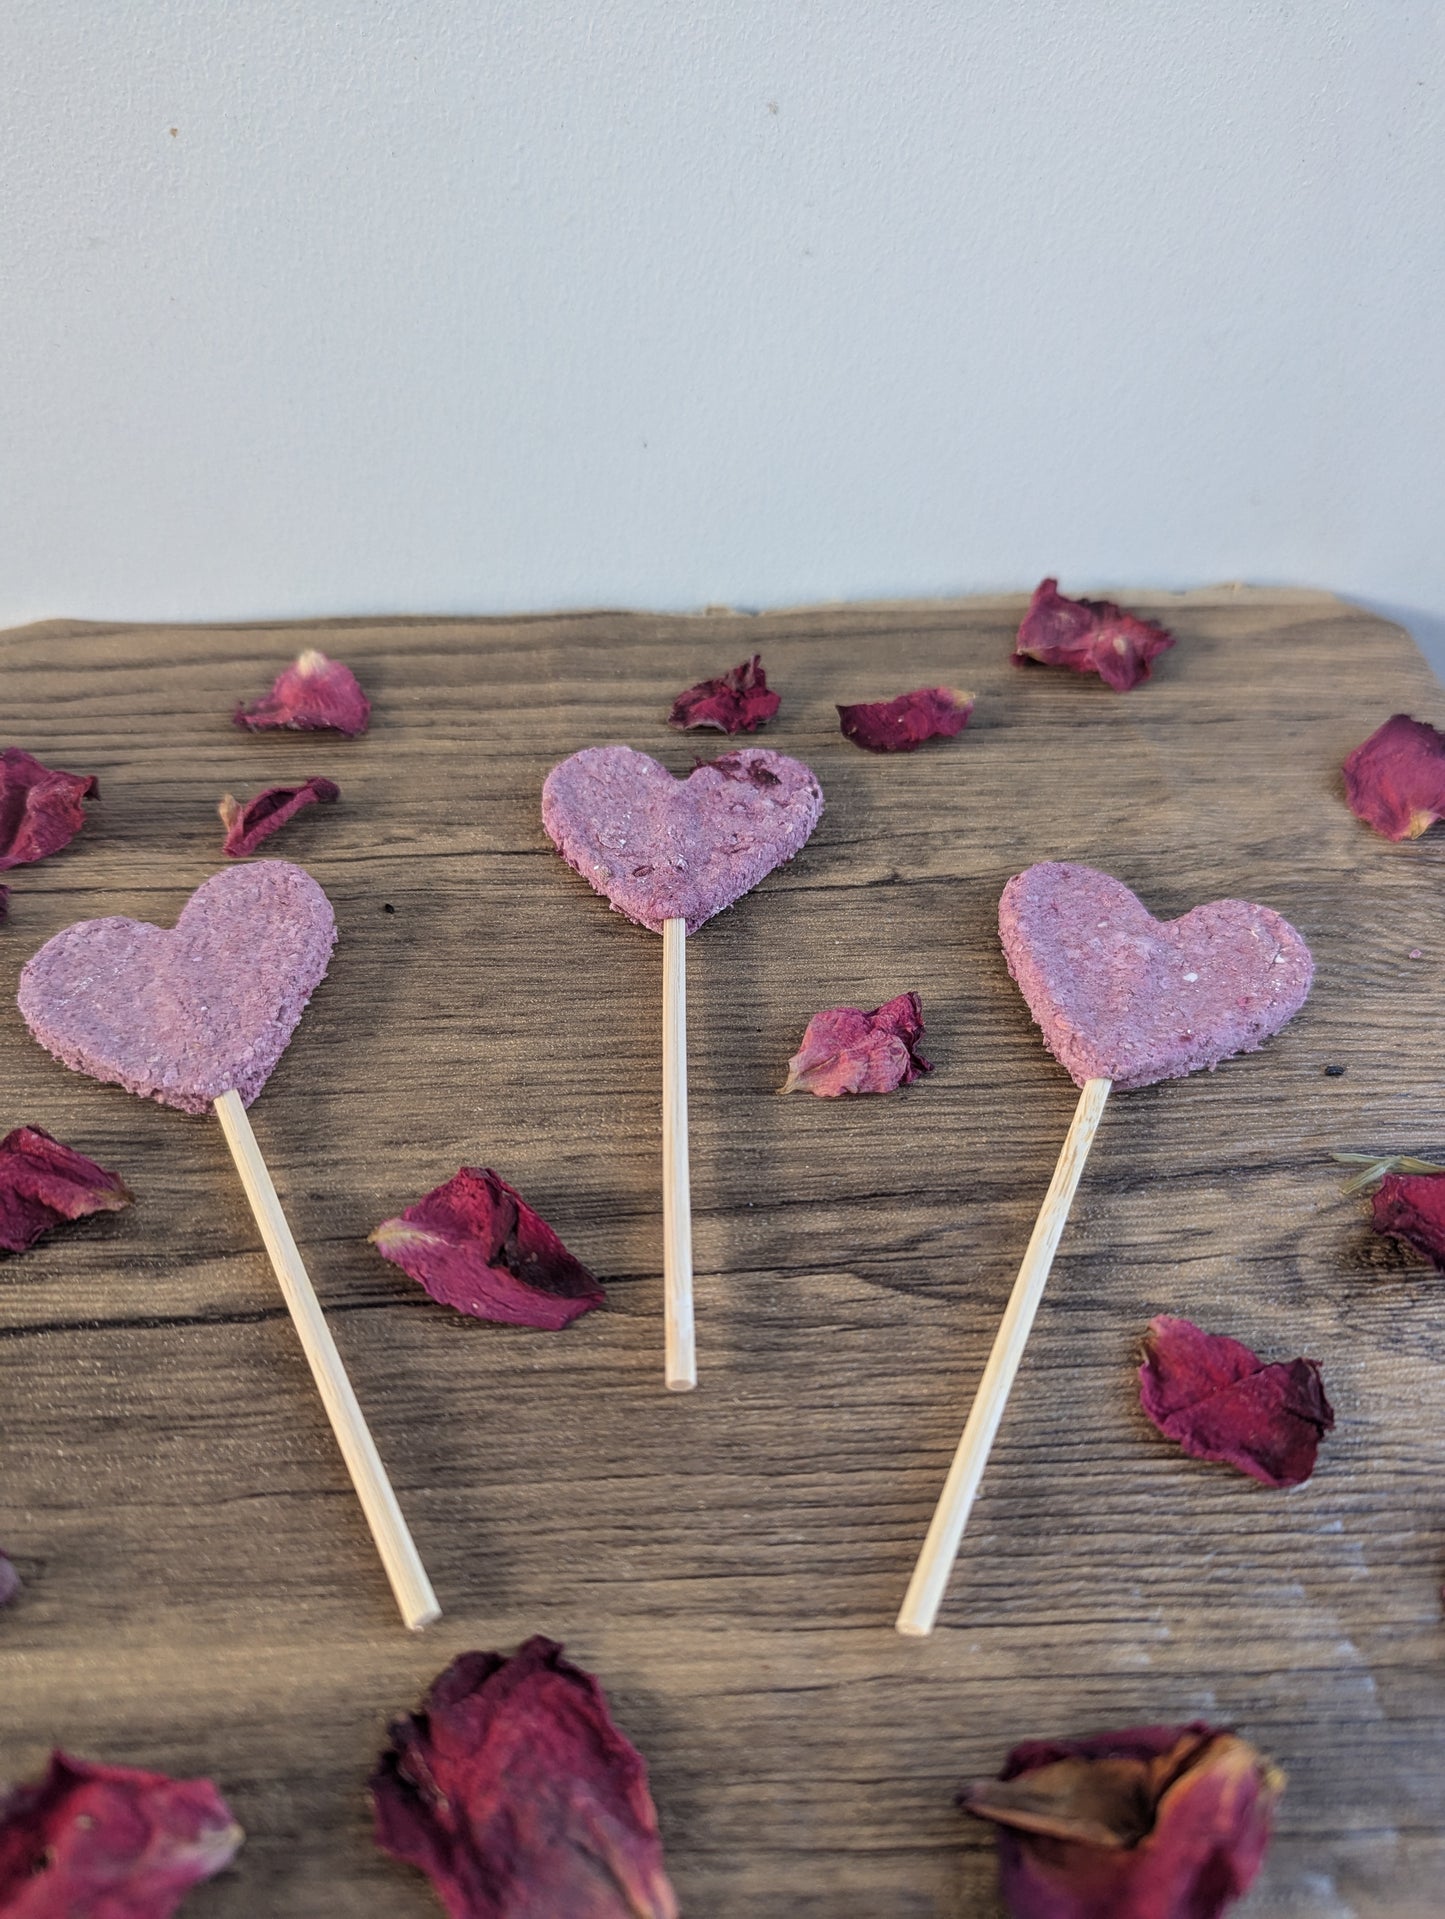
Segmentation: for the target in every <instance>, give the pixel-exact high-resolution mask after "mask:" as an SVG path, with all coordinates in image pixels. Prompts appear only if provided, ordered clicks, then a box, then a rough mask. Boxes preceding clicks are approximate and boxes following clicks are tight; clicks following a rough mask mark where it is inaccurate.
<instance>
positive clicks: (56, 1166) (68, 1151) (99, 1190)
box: [0, 1126, 131, 1910]
mask: <svg viewBox="0 0 1445 1919" xmlns="http://www.w3.org/2000/svg"><path fill="white" fill-rule="evenodd" d="M130 1203H131V1196H130V1194H129V1193H128V1192H127V1191H126V1189H125V1184H124V1182H123V1181H122V1180H121V1178H120V1176H119V1174H117V1173H108V1172H107V1171H106V1170H105V1168H104V1167H103V1166H97V1165H96V1163H95V1161H94V1160H93V1159H87V1158H86V1157H85V1155H84V1153H77V1152H76V1151H75V1149H74V1147H71V1146H66V1145H63V1144H62V1143H61V1141H60V1140H58V1139H53V1138H52V1137H51V1135H50V1134H49V1133H47V1132H45V1131H44V1129H43V1128H41V1127H39V1126H17V1127H16V1128H15V1130H14V1132H11V1133H7V1134H6V1135H5V1137H4V1139H0V1249H3V1250H4V1251H5V1252H7V1253H23V1252H24V1251H25V1249H26V1247H27V1246H33V1245H34V1244H35V1242H36V1240H37V1239H39V1238H40V1236H41V1234H42V1233H48V1232H49V1231H50V1229H51V1228H52V1227H53V1226H59V1225H62V1224H63V1223H64V1222H65V1221H66V1220H68V1219H84V1218H85V1217H86V1215H87V1214H89V1213H118V1212H120V1210H121V1209H122V1207H125V1206H129V1205H130ZM0 1910H3V1909H0Z"/></svg>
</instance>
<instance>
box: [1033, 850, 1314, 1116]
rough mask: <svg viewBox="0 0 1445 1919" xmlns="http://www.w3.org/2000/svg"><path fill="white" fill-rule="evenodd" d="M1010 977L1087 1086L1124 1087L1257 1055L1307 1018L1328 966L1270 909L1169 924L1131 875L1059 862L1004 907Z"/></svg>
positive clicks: (1038, 872) (1236, 906)
mask: <svg viewBox="0 0 1445 1919" xmlns="http://www.w3.org/2000/svg"><path fill="white" fill-rule="evenodd" d="M998 928H999V938H1000V940H1001V941H1002V943H1003V950H1004V958H1005V959H1006V960H1007V961H1008V968H1009V971H1010V972H1011V973H1012V974H1013V976H1014V979H1015V980H1016V981H1017V982H1018V986H1019V990H1020V992H1021V993H1022V994H1023V996H1024V999H1025V1000H1026V1001H1027V1002H1028V1008H1029V1011H1030V1012H1031V1013H1032V1014H1033V1016H1034V1019H1035V1020H1036V1021H1037V1022H1038V1025H1039V1026H1040V1028H1041V1029H1042V1031H1043V1036H1044V1041H1045V1044H1046V1045H1047V1046H1048V1048H1049V1051H1050V1052H1051V1053H1052V1054H1053V1055H1054V1057H1055V1059H1057V1060H1058V1062H1059V1064H1060V1065H1061V1066H1062V1067H1064V1068H1065V1069H1066V1071H1067V1072H1068V1074H1069V1076H1070V1077H1071V1078H1072V1079H1073V1081H1074V1083H1075V1084H1076V1085H1078V1086H1082V1085H1083V1084H1084V1082H1085V1080H1089V1079H1108V1080H1112V1081H1113V1082H1114V1085H1115V1087H1116V1088H1117V1089H1118V1090H1119V1091H1121V1092H1128V1091H1130V1090H1132V1089H1133V1088H1135V1087H1139V1086H1151V1085H1153V1083H1154V1082H1155V1081H1156V1080H1161V1079H1177V1078H1180V1077H1182V1075H1184V1074H1185V1073H1193V1072H1196V1071H1197V1070H1198V1069H1199V1068H1200V1067H1202V1066H1208V1067H1211V1068H1213V1067H1214V1066H1217V1065H1218V1063H1219V1062H1220V1060H1222V1059H1227V1058H1229V1056H1230V1055H1231V1054H1232V1053H1249V1052H1254V1051H1256V1050H1257V1049H1258V1048H1259V1047H1260V1046H1262V1045H1263V1044H1264V1042H1265V1040H1267V1039H1268V1038H1270V1036H1271V1035H1272V1034H1274V1033H1277V1032H1278V1031H1279V1029H1280V1028H1281V1027H1282V1026H1283V1025H1285V1024H1286V1022H1287V1021H1289V1020H1291V1019H1293V1018H1294V1016H1295V1014H1296V1013H1297V1012H1298V1011H1299V1009H1300V1008H1301V1006H1303V1005H1304V1003H1305V998H1306V996H1307V995H1308V993H1309V990H1310V981H1311V980H1312V978H1313V976H1314V962H1313V960H1312V959H1311V958H1310V950H1309V948H1308V947H1307V946H1306V945H1305V943H1304V941H1303V940H1302V939H1301V938H1300V936H1299V934H1298V933H1297V932H1296V931H1295V929H1294V928H1293V927H1292V926H1291V925H1290V923H1289V921H1288V920H1286V919H1282V918H1281V917H1280V915H1279V914H1278V913H1275V912H1273V911H1271V909H1270V908H1269V907H1267V906H1254V905H1251V904H1250V903H1249V902H1248V901H1247V900H1212V901H1211V902H1210V903H1209V904H1208V905H1207V906H1196V907H1195V908H1194V910H1193V911H1192V912H1190V913H1186V914H1184V916H1183V918H1181V919H1177V920H1163V921H1161V920H1156V919H1155V918H1154V916H1153V914H1152V913H1150V912H1149V910H1148V909H1147V907H1145V905H1144V904H1143V902H1142V901H1141V900H1140V899H1138V898H1137V896H1136V895H1135V894H1133V893H1131V892H1130V891H1129V889H1128V887H1127V886H1125V885H1123V884H1122V883H1121V882H1120V881H1119V880H1116V879H1111V878H1110V876H1109V875H1108V874H1107V873H1100V872H1098V871H1096V869H1095V868H1094V867H1092V866H1073V865H1069V864H1067V863H1065V862H1062V861H1054V860H1049V861H1045V862H1044V863H1043V864H1042V865H1039V866H1031V867H1029V868H1028V869H1027V871H1026V872H1023V873H1019V874H1018V875H1017V876H1016V877H1015V878H1013V879H1011V880H1010V881H1009V883H1008V885H1007V886H1006V887H1005V888H1004V890H1003V897H1002V898H1001V899H1000V901H999V907H998Z"/></svg>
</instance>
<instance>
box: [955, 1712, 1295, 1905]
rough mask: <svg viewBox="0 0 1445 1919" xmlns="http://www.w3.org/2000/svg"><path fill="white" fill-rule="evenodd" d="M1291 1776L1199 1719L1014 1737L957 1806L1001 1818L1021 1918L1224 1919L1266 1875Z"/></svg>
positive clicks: (1012, 1898)
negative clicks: (1062, 1736) (1276, 1816)
mask: <svg viewBox="0 0 1445 1919" xmlns="http://www.w3.org/2000/svg"><path fill="white" fill-rule="evenodd" d="M1283 1790H1284V1778H1283V1775H1282V1774H1281V1773H1279V1772H1278V1771H1277V1770H1276V1769H1275V1768H1274V1767H1273V1766H1271V1765H1270V1764H1269V1762H1268V1761H1267V1760H1265V1759H1263V1758H1261V1756H1260V1754H1259V1753H1258V1752H1256V1751H1255V1749H1254V1747H1253V1746H1251V1745H1249V1744H1248V1743H1247V1741H1245V1740H1243V1739H1240V1738H1239V1737H1238V1736H1237V1735H1236V1734H1234V1733H1232V1732H1222V1731H1216V1730H1215V1729H1214V1728H1213V1727H1210V1726H1206V1725H1203V1724H1199V1723H1196V1724H1194V1725H1188V1726H1141V1727H1137V1728H1134V1729H1131V1730H1130V1731H1127V1732H1116V1733H1104V1734H1101V1735H1099V1736H1098V1737H1096V1738H1093V1739H1079V1740H1030V1741H1028V1742H1027V1743H1026V1744H1024V1745H1021V1746H1015V1747H1014V1749H1013V1751H1012V1752H1011V1753H1010V1754H1009V1756H1008V1759H1007V1761H1006V1762H1005V1764H1004V1768H1003V1771H1002V1773H1001V1774H1000V1775H999V1778H998V1779H996V1780H993V1779H985V1780H980V1781H979V1782H978V1783H977V1784H975V1785H971V1786H966V1787H965V1788H964V1790H963V1791H962V1792H961V1793H960V1794H959V1799H958V1803H959V1805H960V1806H961V1807H962V1808H963V1810H964V1811H965V1812H968V1813H972V1814H973V1816H974V1817H975V1818H977V1819H987V1820H990V1821H991V1822H992V1823H993V1824H994V1825H995V1826H996V1827H997V1828H998V1853H999V1883H1000V1889H1001V1891H1002V1893H1003V1897H1004V1903H1005V1904H1006V1906H1007V1907H1008V1910H1009V1912H1010V1914H1011V1915H1012V1919H1218V1915H1219V1914H1221V1913H1223V1912H1224V1911H1225V1910H1226V1908H1227V1907H1229V1906H1231V1905H1232V1904H1233V1903H1234V1901H1235V1900H1236V1899H1239V1898H1241V1897H1242V1896H1243V1895H1244V1894H1245V1893H1246V1892H1247V1891H1248V1890H1249V1887H1250V1886H1251V1884H1252V1883H1253V1881H1254V1879H1255V1876H1256V1874H1257V1873H1258V1872H1259V1868H1260V1866H1261V1865H1262V1863H1263V1861H1264V1855H1265V1852H1266V1850H1267V1848H1268V1846H1269V1837H1270V1821H1271V1818H1272V1815H1273V1812H1274V1807H1275V1804H1276V1802H1277V1801H1278V1799H1279V1796H1280V1794H1281V1792H1282V1791H1283Z"/></svg>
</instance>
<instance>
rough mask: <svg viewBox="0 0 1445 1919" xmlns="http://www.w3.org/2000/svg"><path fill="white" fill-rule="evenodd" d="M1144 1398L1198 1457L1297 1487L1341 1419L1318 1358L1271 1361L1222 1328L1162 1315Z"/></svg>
mask: <svg viewBox="0 0 1445 1919" xmlns="http://www.w3.org/2000/svg"><path fill="white" fill-rule="evenodd" d="M1139 1399H1140V1403H1141V1404H1142V1406H1143V1408H1144V1411H1145V1412H1146V1413H1147V1414H1148V1416H1149V1418H1150V1419H1152V1420H1153V1422H1154V1424H1155V1425H1156V1426H1157V1427H1158V1428H1159V1430H1160V1432H1161V1433H1163V1434H1164V1436H1165V1438H1166V1439H1172V1440H1175V1441H1176V1442H1177V1443H1178V1444H1179V1445H1180V1446H1182V1447H1183V1448H1184V1450H1185V1452H1186V1453H1188V1454H1189V1455H1190V1457H1191V1458H1193V1459H1208V1460H1213V1461H1215V1462H1216V1463H1218V1464H1220V1465H1225V1466H1234V1467H1237V1468H1238V1470H1239V1471H1240V1472H1242V1473H1248V1474H1249V1476H1250V1477H1251V1478H1252V1479H1257V1480H1259V1481H1260V1482H1261V1483H1262V1484H1263V1485H1266V1486H1299V1485H1302V1484H1303V1482H1304V1481H1305V1480H1307V1479H1308V1478H1309V1476H1310V1474H1311V1473H1312V1472H1313V1471H1314V1469H1315V1456H1316V1454H1317V1452H1318V1451H1319V1443H1320V1440H1321V1439H1322V1438H1323V1437H1324V1435H1325V1434H1326V1433H1327V1432H1329V1431H1330V1429H1331V1428H1332V1427H1333V1425H1334V1423H1335V1414H1334V1408H1333V1407H1332V1406H1331V1405H1330V1402H1329V1400H1328V1399H1326V1397H1325V1389H1324V1382H1323V1380H1322V1379H1321V1378H1320V1369H1319V1366H1318V1364H1317V1363H1316V1362H1315V1361H1314V1360H1313V1359H1291V1360H1287V1361H1281V1362H1277V1363H1275V1364H1274V1365H1268V1366H1267V1365H1266V1364H1265V1362H1264V1361H1263V1360H1262V1359H1260V1358H1259V1357H1258V1356H1257V1355H1256V1354H1254V1353H1252V1352H1251V1351H1250V1350H1249V1348H1248V1347H1247V1346H1241V1345H1240V1343H1239V1341H1238V1340H1236V1339H1226V1338H1225V1337H1224V1335H1223V1334H1222V1333H1206V1332H1202V1331H1201V1330H1200V1328H1199V1327H1198V1326H1195V1325H1193V1324H1191V1322H1190V1321H1189V1320H1187V1319H1174V1318H1172V1317H1171V1316H1170V1315H1169V1314H1167V1313H1161V1314H1160V1315H1159V1317H1158V1318H1157V1319H1153V1320H1151V1321H1150V1322H1149V1330H1148V1332H1147V1333H1146V1334H1145V1336H1144V1364H1143V1365H1142V1366H1141V1367H1140V1368H1139Z"/></svg>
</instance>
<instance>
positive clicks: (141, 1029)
mask: <svg viewBox="0 0 1445 1919" xmlns="http://www.w3.org/2000/svg"><path fill="white" fill-rule="evenodd" d="M335 943H336V919H335V916H334V914H333V913H332V911H331V902H330V901H329V900H328V899H327V897H326V895H325V894H324V893H323V892H322V890H321V888H320V887H319V886H318V885H317V884H316V882H315V880H314V879H312V878H311V876H310V874H309V873H305V872H303V871H302V869H301V868H300V867H299V866H293V865H291V864H290V862H289V861H287V860H258V861H256V862H255V863H254V864H252V865H249V866H234V867H230V868H228V869H227V870H226V871H225V872H223V873H217V874H216V875H215V876H214V877H213V878H211V879H208V880H207V881H206V882H205V884H204V885H202V886H198V887H197V888H196V890H195V892H194V893H192V895H191V897H190V898H189V900H187V902H186V904H185V906H184V907H183V909H182V911H181V916H180V918H179V919H178V920H177V921H176V923H175V926H174V928H172V929H171V930H169V931H167V930H166V929H165V928H163V927H160V926H151V925H149V924H147V922H146V921H144V920H130V919H101V920H81V921H79V922H78V923H77V924H76V925H74V926H67V927H66V928H65V930H64V931H63V932H60V933H57V934H56V935H55V937H54V939H51V940H47V941H46V943H45V945H44V946H42V947H41V949H40V951H39V952H38V953H37V954H36V955H35V957H34V958H33V959H32V960H31V961H30V962H29V964H28V965H27V966H26V967H25V970H24V971H23V972H22V973H21V975H20V991H19V994H18V995H17V998H18V1001H19V1005H20V1011H21V1013H22V1014H23V1015H24V1017H25V1023H26V1025H27V1026H28V1027H29V1028H30V1030H31V1032H32V1033H33V1034H34V1035H35V1037H36V1039H38V1040H39V1042H40V1044H41V1045H42V1046H44V1047H45V1048H47V1050H48V1051H50V1052H52V1053H54V1055H55V1057H56V1058H57V1059H58V1060H61V1061H63V1062H64V1064H65V1065H67V1066H71V1067H74V1068H75V1070H76V1071H77V1072H79V1073H89V1074H90V1076H91V1077H92V1078H93V1079H99V1080H105V1081H106V1082H108V1083H109V1084H112V1085H117V1086H124V1087H125V1088H126V1089H127V1091H129V1092H132V1093H138V1094H139V1095H140V1096H141V1097H142V1098H144V1099H155V1100H159V1101H160V1102H161V1103H162V1104H163V1105H165V1106H178V1107H179V1108H180V1109H181V1111H182V1112H185V1113H205V1112H209V1111H210V1109H211V1106H212V1103H213V1102H214V1101H215V1099H216V1098H217V1097H218V1095H219V1094H221V1093H224V1092H228V1091H230V1090H231V1089H232V1088H234V1089H235V1091H236V1092H237V1093H239V1094H240V1096H241V1098H242V1099H243V1100H244V1101H245V1103H246V1104H247V1105H248V1106H249V1105H250V1103H251V1101H252V1100H253V1099H255V1097H256V1095H257V1094H258V1093H259V1092H260V1090H261V1088H262V1087H263V1086H264V1085H265V1083H266V1081H267V1079H268V1078H269V1077H270V1074H271V1070H272V1068H273V1067H274V1066H275V1064H276V1062H277V1060H278V1059H280V1057H281V1055H282V1053H283V1052H285V1050H286V1045H287V1042H288V1041H289V1040H290V1038H291V1035H292V1033H293V1032H294V1031H295V1030H296V1022H297V1021H298V1020H299V1019H300V1017H301V1014H302V1011H303V1010H304V1008H305V1005H306V1002H307V1000H309V999H310V997H311V995H312V993H313V992H314V991H315V989H316V987H317V985H318V984H319V983H320V981H321V980H322V978H323V977H324V976H325V973H326V967H327V962H328V961H329V960H330V958H331V949H332V947H333V946H334V945H335Z"/></svg>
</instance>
